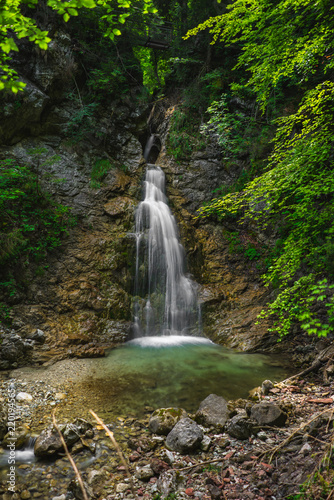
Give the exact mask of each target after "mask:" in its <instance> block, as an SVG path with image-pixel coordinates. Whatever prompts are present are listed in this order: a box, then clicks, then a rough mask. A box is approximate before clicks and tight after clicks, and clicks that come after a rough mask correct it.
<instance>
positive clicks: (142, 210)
mask: <svg viewBox="0 0 334 500" xmlns="http://www.w3.org/2000/svg"><path fill="white" fill-rule="evenodd" d="M144 186H145V196H144V200H143V201H142V202H141V203H140V204H139V206H138V208H137V212H136V242H137V252H136V281H135V296H136V300H135V311H134V324H135V335H136V336H137V337H138V336H143V335H145V336H148V335H161V334H162V335H181V334H183V335H184V334H187V333H190V332H191V331H193V330H195V331H196V329H197V333H198V330H199V326H198V323H199V307H198V302H197V287H196V284H195V283H194V282H193V281H192V280H191V279H190V278H189V277H187V276H186V274H185V252H184V249H183V247H182V245H181V243H180V240H179V237H178V230H177V226H176V222H175V219H174V217H173V215H172V213H171V211H170V208H169V206H168V204H167V198H166V195H165V175H164V173H163V171H162V169H161V168H160V167H156V166H154V165H149V166H148V169H147V172H146V178H145V183H144Z"/></svg>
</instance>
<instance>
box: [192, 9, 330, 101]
mask: <svg viewBox="0 0 334 500" xmlns="http://www.w3.org/2000/svg"><path fill="white" fill-rule="evenodd" d="M227 9H228V12H226V13H225V14H223V15H220V16H216V17H211V18H209V19H208V20H207V21H205V22H204V23H202V24H200V25H199V26H197V27H196V28H194V29H192V30H189V31H188V33H187V35H186V37H185V38H189V37H190V36H192V35H196V34H197V33H198V32H199V31H201V30H205V29H207V28H208V29H209V31H210V32H211V34H212V35H213V41H212V43H217V42H221V41H223V42H224V43H225V44H229V45H232V44H238V46H239V48H240V52H239V56H238V63H237V65H236V68H239V67H246V68H247V70H248V71H249V72H250V73H251V76H250V78H249V81H248V82H247V85H248V86H249V87H250V88H252V89H254V90H255V91H256V93H257V95H258V99H259V101H260V102H261V103H262V106H263V108H264V106H265V104H266V103H267V102H268V98H269V96H270V94H271V92H272V90H273V89H275V88H276V87H277V86H278V84H279V83H280V82H281V81H282V80H283V79H288V80H289V81H290V82H291V83H298V84H299V85H300V84H302V83H303V82H306V81H308V80H310V79H311V77H313V78H316V77H317V75H318V74H319V73H320V74H321V75H322V74H326V73H327V74H329V73H330V72H331V71H332V70H333V67H334V58H333V49H334V37H333V30H334V16H333V9H334V7H333V5H332V2H331V1H330V0H323V1H321V2H313V1H312V0H300V1H298V2H296V1H295V0H285V1H277V2H273V1H272V0H248V1H246V2H245V1H244V0H235V1H234V2H233V3H231V4H230V5H228V6H227Z"/></svg>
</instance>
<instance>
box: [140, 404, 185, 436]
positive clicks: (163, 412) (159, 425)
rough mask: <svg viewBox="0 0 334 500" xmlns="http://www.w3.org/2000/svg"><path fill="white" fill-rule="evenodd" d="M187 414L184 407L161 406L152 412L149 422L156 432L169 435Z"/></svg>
mask: <svg viewBox="0 0 334 500" xmlns="http://www.w3.org/2000/svg"><path fill="white" fill-rule="evenodd" d="M187 416H188V415H187V412H186V411H185V410H183V409H182V408H160V409H159V410H155V412H154V413H152V415H151V417H150V420H149V424H148V425H149V429H150V431H151V432H153V433H154V434H160V435H165V436H167V434H168V433H169V432H170V431H171V430H172V429H173V427H174V426H175V424H176V423H177V422H178V421H179V420H180V419H181V418H185V417H187Z"/></svg>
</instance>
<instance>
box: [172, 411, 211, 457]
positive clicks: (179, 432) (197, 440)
mask: <svg viewBox="0 0 334 500" xmlns="http://www.w3.org/2000/svg"><path fill="white" fill-rule="evenodd" d="M202 439H203V432H202V429H201V428H200V427H199V426H198V425H197V424H196V422H194V420H192V419H191V418H182V419H181V420H179V421H178V422H177V424H176V425H175V426H174V427H173V429H172V430H171V432H170V433H169V434H168V436H167V439H166V446H167V448H169V449H170V450H173V451H177V452H179V453H183V454H186V453H189V452H191V451H195V450H196V449H198V448H200V446H201V442H202Z"/></svg>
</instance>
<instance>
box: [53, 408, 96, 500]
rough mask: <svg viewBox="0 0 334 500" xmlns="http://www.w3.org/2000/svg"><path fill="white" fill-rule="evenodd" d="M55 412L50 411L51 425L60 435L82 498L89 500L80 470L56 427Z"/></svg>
mask: <svg viewBox="0 0 334 500" xmlns="http://www.w3.org/2000/svg"><path fill="white" fill-rule="evenodd" d="M55 413H56V410H53V412H52V421H53V425H54V426H55V429H56V431H57V432H58V434H59V437H60V440H61V443H62V445H63V448H64V450H65V453H66V456H67V458H68V459H69V461H70V464H71V465H72V468H73V470H74V473H75V475H76V478H77V480H78V483H79V486H80V488H81V491H82V494H83V498H84V500H89V499H88V496H87V492H86V489H85V486H84V483H83V480H82V477H81V475H80V472H79V470H78V467H77V466H76V464H75V462H74V460H73V458H72V456H71V454H70V452H69V451H68V447H67V444H66V443H65V439H64V436H63V435H62V433H61V430H60V429H59V427H58V424H57V421H56V415H55Z"/></svg>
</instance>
